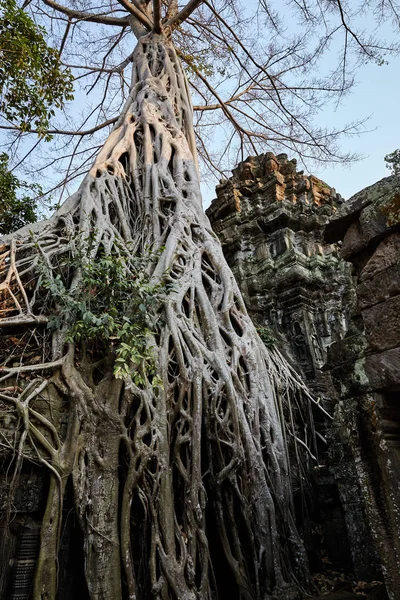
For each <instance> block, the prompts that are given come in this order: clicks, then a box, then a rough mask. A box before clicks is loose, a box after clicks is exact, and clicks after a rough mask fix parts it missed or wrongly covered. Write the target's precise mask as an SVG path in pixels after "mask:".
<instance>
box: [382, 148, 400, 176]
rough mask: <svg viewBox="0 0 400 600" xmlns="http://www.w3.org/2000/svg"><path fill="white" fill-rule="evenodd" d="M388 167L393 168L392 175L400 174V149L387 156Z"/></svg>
mask: <svg viewBox="0 0 400 600" xmlns="http://www.w3.org/2000/svg"><path fill="white" fill-rule="evenodd" d="M385 163H386V167H387V168H388V169H390V170H391V172H392V175H400V150H399V149H397V150H395V151H394V152H391V153H390V154H386V156H385Z"/></svg>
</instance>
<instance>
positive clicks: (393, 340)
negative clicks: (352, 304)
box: [362, 296, 400, 352]
mask: <svg viewBox="0 0 400 600" xmlns="http://www.w3.org/2000/svg"><path fill="white" fill-rule="evenodd" d="M362 318H363V321H364V325H365V337H366V340H367V343H368V352H382V351H383V350H388V349H389V348H394V347H396V346H398V345H399V343H400V296H395V297H393V298H389V299H388V300H386V301H385V302H381V303H380V304H375V305H374V306H371V307H369V308H366V309H365V310H363V311H362Z"/></svg>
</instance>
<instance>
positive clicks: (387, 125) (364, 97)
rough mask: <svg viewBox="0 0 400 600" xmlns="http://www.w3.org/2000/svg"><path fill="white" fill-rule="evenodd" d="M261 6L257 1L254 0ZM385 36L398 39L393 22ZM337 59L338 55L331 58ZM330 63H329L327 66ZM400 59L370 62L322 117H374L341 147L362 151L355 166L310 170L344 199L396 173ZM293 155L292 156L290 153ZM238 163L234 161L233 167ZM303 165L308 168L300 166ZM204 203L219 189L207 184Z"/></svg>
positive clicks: (329, 120)
mask: <svg viewBox="0 0 400 600" xmlns="http://www.w3.org/2000/svg"><path fill="white" fill-rule="evenodd" d="M248 1H249V3H250V4H251V5H255V0H248ZM363 26H364V27H366V28H367V29H368V30H369V29H371V31H372V32H373V31H374V29H375V26H376V23H374V22H371V23H370V22H368V20H367V21H364V22H363ZM379 35H380V36H383V37H387V38H388V39H390V38H392V39H393V29H392V26H391V24H390V23H385V24H384V25H383V26H382V27H381V28H380V31H379ZM327 60H328V64H329V61H330V60H335V57H334V53H332V54H331V56H330V57H327ZM326 64H327V63H326V62H325V65H324V66H325V67H326ZM399 99H400V57H396V58H393V57H392V58H388V64H384V65H383V66H378V65H376V64H374V63H369V64H365V65H363V66H361V67H359V68H358V70H357V72H356V85H355V86H354V88H353V89H352V91H351V93H350V94H349V95H348V96H346V97H345V98H344V99H343V100H342V103H341V104H340V106H339V107H337V108H336V107H335V106H334V105H327V107H326V109H325V110H323V111H321V113H320V115H319V119H318V121H319V123H320V124H321V125H328V126H332V127H335V126H337V127H340V126H343V125H345V124H346V123H349V122H351V121H357V120H360V119H362V118H365V117H369V120H368V122H367V123H366V125H365V132H364V133H363V134H361V135H359V136H356V137H351V138H348V139H346V138H344V139H343V140H342V142H341V149H342V150H343V151H345V152H350V153H356V154H359V155H361V156H362V157H363V158H361V159H360V160H359V161H357V162H354V163H351V164H349V165H343V164H338V165H333V166H332V165H331V166H321V165H315V164H313V165H310V166H309V169H308V170H307V169H305V172H308V173H312V174H313V175H316V176H317V177H319V178H321V179H323V180H324V181H325V182H326V183H327V184H328V185H330V186H331V187H334V188H335V189H336V191H337V192H339V193H340V194H341V195H342V196H343V198H345V199H348V198H350V197H351V196H352V195H353V194H355V193H356V192H358V191H360V190H361V189H363V188H364V187H367V186H368V185H372V184H373V183H375V182H376V181H379V179H382V177H386V176H388V175H389V174H390V172H389V170H388V169H387V168H386V165H385V161H384V156H385V155H386V154H389V153H390V152H393V150H395V149H397V148H400V115H399V110H400V109H399V107H400V101H399ZM289 158H292V157H291V156H289ZM233 167H234V165H232V168H233ZM299 168H300V169H302V168H303V167H302V166H301V167H299ZM202 191H203V204H204V206H205V207H207V206H208V205H209V204H210V202H211V200H212V199H213V198H215V187H214V186H209V187H207V186H206V185H204V184H202Z"/></svg>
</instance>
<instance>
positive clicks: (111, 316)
mask: <svg viewBox="0 0 400 600" xmlns="http://www.w3.org/2000/svg"><path fill="white" fill-rule="evenodd" d="M92 241H93V238H92ZM75 242H76V240H75ZM78 245H79V244H78ZM90 245H91V243H90V240H89V245H88V246H87V247H86V250H87V251H88V250H89V252H90ZM116 248H118V250H119V253H118V254H117V255H116V254H111V255H105V254H104V251H102V250H101V251H100V253H98V256H97V258H96V260H95V261H90V260H87V258H86V255H84V254H83V253H80V252H77V253H76V254H75V256H73V257H72V258H70V259H69V260H68V264H65V269H63V270H64V273H60V272H58V273H57V274H56V275H54V273H53V270H52V269H51V268H50V267H49V266H48V265H47V263H46V261H45V260H42V261H41V262H39V264H38V267H37V270H38V272H39V273H41V274H42V278H41V285H42V287H43V288H44V289H45V290H48V291H49V293H50V296H51V298H52V300H53V302H54V303H55V310H54V312H52V314H51V316H50V318H49V320H48V323H47V328H48V329H49V330H59V329H64V330H66V334H65V340H66V342H71V343H74V342H81V343H82V344H84V345H85V350H86V351H89V352H91V354H92V355H94V354H95V353H96V352H97V354H99V353H103V354H104V353H106V352H109V351H110V350H111V352H114V353H115V363H114V369H113V374H114V377H116V378H117V379H123V378H124V377H127V376H128V375H130V376H131V377H132V378H133V380H134V382H135V384H136V385H143V384H144V383H145V377H147V379H148V380H151V382H152V385H153V386H157V385H158V386H159V385H162V381H161V379H160V377H158V376H157V375H156V363H155V354H154V350H153V348H152V336H154V334H155V332H156V330H157V329H158V328H159V325H160V319H161V316H160V312H159V309H160V306H161V301H162V298H163V296H165V294H167V293H168V288H167V286H166V285H164V284H163V283H161V282H151V280H150V278H149V276H148V269H149V265H150V264H151V262H153V263H154V262H155V261H156V260H157V259H158V258H159V256H160V253H161V252H162V250H163V248H160V249H159V250H158V252H151V251H150V249H148V248H145V249H144V251H143V252H142V254H141V255H140V256H138V255H135V254H132V253H127V252H126V249H124V248H122V247H120V246H119V245H118V243H117V244H116ZM74 271H79V273H80V277H79V279H78V281H77V282H76V285H74V286H72V287H68V274H69V273H71V272H74Z"/></svg>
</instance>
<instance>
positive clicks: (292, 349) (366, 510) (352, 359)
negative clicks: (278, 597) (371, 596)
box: [207, 153, 400, 598]
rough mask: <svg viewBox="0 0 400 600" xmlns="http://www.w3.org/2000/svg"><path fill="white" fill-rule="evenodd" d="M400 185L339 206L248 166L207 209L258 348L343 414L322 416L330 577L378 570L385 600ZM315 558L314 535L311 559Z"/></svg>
mask: <svg viewBox="0 0 400 600" xmlns="http://www.w3.org/2000/svg"><path fill="white" fill-rule="evenodd" d="M396 185H397V184H396V182H395V181H394V180H392V179H390V178H389V179H388V180H385V181H384V183H381V184H378V185H377V186H374V187H373V188H368V189H367V190H365V191H363V192H361V193H360V194H358V195H357V196H356V197H355V198H354V199H352V200H351V201H349V202H348V203H347V202H346V203H344V202H343V200H342V199H341V197H340V196H339V195H338V194H336V192H335V190H334V189H332V188H331V187H329V186H328V185H326V184H325V183H324V182H322V181H321V180H319V179H317V178H316V177H313V176H305V175H304V174H303V173H302V172H298V171H297V170H296V162H295V161H290V160H288V159H287V156H286V155H284V154H283V155H279V156H274V155H273V154H271V153H268V154H265V155H262V156H259V157H257V158H248V159H247V160H246V161H245V162H244V163H241V164H239V165H238V167H237V168H236V169H234V171H233V176H232V177H231V178H230V179H229V180H228V181H223V182H221V184H220V185H219V186H218V187H217V198H216V200H214V201H213V202H212V204H211V206H210V208H209V209H208V210H207V214H208V216H209V218H210V221H211V223H212V227H213V229H214V231H215V232H216V233H217V235H218V236H219V237H220V240H221V243H222V246H223V249H224V253H225V256H226V258H227V260H228V263H229V264H230V266H231V268H232V270H233V272H234V274H235V276H236V278H237V281H238V283H239V286H240V288H241V291H242V293H243V295H244V298H245V302H246V305H247V307H248V310H249V312H250V314H251V316H252V318H253V320H254V321H255V323H256V325H257V326H258V327H259V330H260V334H261V336H262V337H263V338H264V339H265V342H266V343H267V344H277V345H278V347H279V348H280V349H281V350H283V351H284V353H285V354H286V356H287V358H288V359H289V360H291V361H292V363H293V364H294V365H295V367H296V368H297V370H298V371H299V372H301V373H302V375H303V376H304V378H305V379H306V382H307V385H308V386H309V388H310V389H311V390H312V392H313V393H314V396H316V397H318V398H319V399H320V401H321V403H322V404H323V405H324V407H325V408H327V409H328V410H329V411H330V412H331V414H332V415H334V418H333V419H332V420H331V421H329V420H328V421H326V420H324V419H320V416H319V415H318V412H317V413H316V415H315V416H316V419H317V426H318V433H319V435H320V439H322V438H325V439H326V440H327V442H328V445H327V447H326V446H324V444H322V443H321V454H320V460H319V464H318V465H316V473H315V487H314V491H315V495H316V498H317V502H316V506H315V510H314V513H313V514H312V515H311V529H312V530H313V531H320V532H321V543H322V545H323V546H324V551H325V552H327V558H328V560H329V561H330V563H331V564H332V565H333V566H334V567H335V568H342V569H345V570H346V569H347V570H351V571H352V572H353V573H354V575H355V577H356V578H357V579H360V580H372V579H376V578H379V577H381V576H382V571H383V572H384V573H385V578H386V582H387V586H388V589H389V590H393V589H395V587H394V586H397V590H400V582H399V581H398V573H399V567H398V564H397V555H396V552H397V548H398V545H399V537H398V536H399V530H398V523H397V514H398V513H397V512H396V511H397V507H398V506H399V505H398V502H397V499H396V498H397V494H398V486H397V482H398V481H399V480H400V472H399V468H400V455H399V447H400V443H399V440H400V428H399V425H400V418H399V417H400V413H399V409H400V402H398V393H399V390H400V378H399V373H400V354H399V352H400V348H399V346H400V332H399V327H400V295H399V292H400V267H399V258H398V257H399V250H400V238H399V233H398V220H399V219H398V213H399V212H400V211H399V210H398V206H400V202H399V200H400V196H398V195H397V196H396V194H397V192H396V189H395V188H396ZM377 203H378V205H379V206H378V208H377ZM396 211H397V212H396ZM325 228H326V232H327V233H326V235H325ZM342 239H343V243H342ZM349 260H350V261H351V262H352V263H353V267H352V266H351V264H350V263H349V262H348V261H349ZM352 268H353V269H354V277H355V279H354V278H353V277H352V276H351V270H352ZM356 296H357V298H356ZM332 375H333V377H332ZM396 477H397V480H396ZM305 537H307V531H305ZM311 537H312V536H311ZM394 538H396V540H395V539H394ZM313 544H314V548H313V547H312V546H313ZM317 545H318V542H317V543H316V537H315V536H314V537H313V538H312V539H311V541H310V549H311V556H312V555H313V552H314V550H315V546H317ZM392 548H393V550H392ZM315 563H316V564H315V567H316V568H318V560H316V561H315ZM396 569H397V570H396ZM396 573H397V575H396ZM392 594H393V592H392ZM394 597H396V596H393V598H394ZM397 597H399V596H397Z"/></svg>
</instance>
